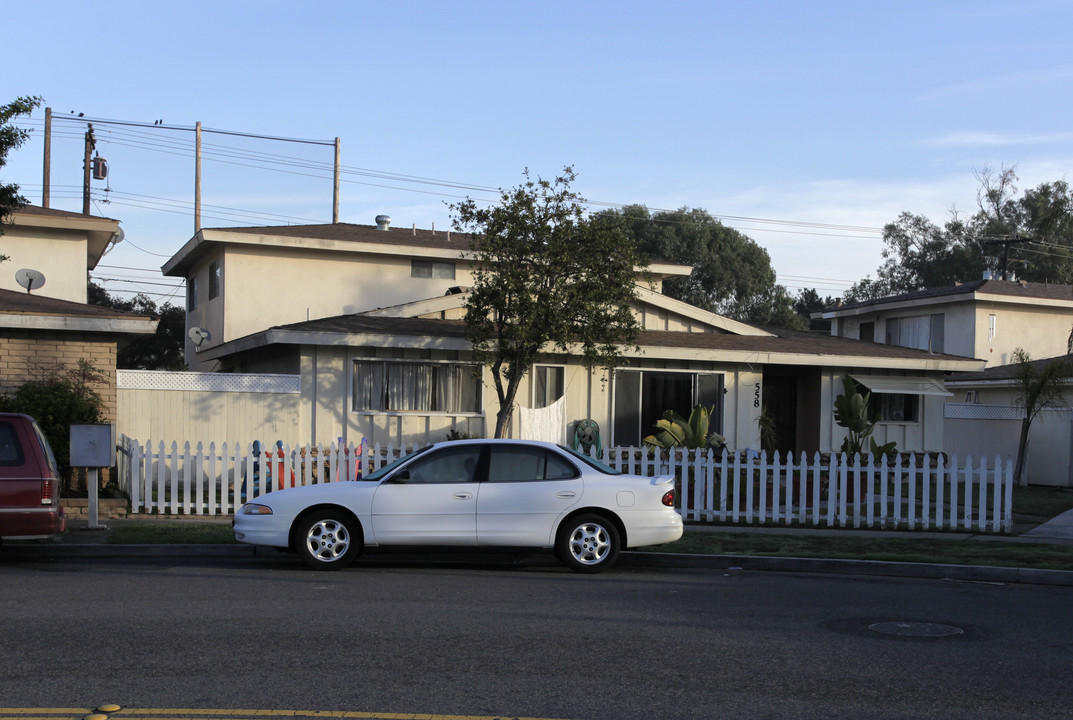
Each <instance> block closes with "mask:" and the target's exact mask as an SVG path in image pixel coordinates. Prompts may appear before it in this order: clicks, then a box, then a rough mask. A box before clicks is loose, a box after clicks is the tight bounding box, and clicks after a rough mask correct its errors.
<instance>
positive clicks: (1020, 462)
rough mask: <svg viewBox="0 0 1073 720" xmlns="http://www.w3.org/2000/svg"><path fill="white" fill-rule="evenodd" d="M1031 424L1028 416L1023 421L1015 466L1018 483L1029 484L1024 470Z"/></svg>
mask: <svg viewBox="0 0 1073 720" xmlns="http://www.w3.org/2000/svg"><path fill="white" fill-rule="evenodd" d="M1031 425H1032V421H1031V420H1030V419H1029V418H1027V417H1026V418H1025V419H1024V420H1022V421H1021V439H1020V441H1019V442H1018V443H1017V462H1016V463H1014V466H1013V481H1014V483H1016V484H1017V485H1027V484H1028V478H1025V477H1023V476H1022V472H1023V470H1024V466H1025V455H1026V454H1027V452H1028V429H1029V427H1031Z"/></svg>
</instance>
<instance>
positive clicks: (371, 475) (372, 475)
mask: <svg viewBox="0 0 1073 720" xmlns="http://www.w3.org/2000/svg"><path fill="white" fill-rule="evenodd" d="M431 448H432V446H431V445H426V446H425V447H423V448H421V449H420V450H414V451H413V452H412V453H410V454H409V455H403V456H402V457H400V458H398V459H397V460H392V461H391V462H389V463H388V464H387V465H385V466H384V467H382V468H380V469H379V470H374V471H373V472H371V473H369V474H368V475H363V476H362V478H361V479H362V480H379V479H380V478H382V477H384V476H385V475H387V474H388V473H389V472H391V471H392V470H394V469H395V468H396V467H398V466H399V464H400V463H402V462H405V461H407V460H409V459H410V458H415V457H417V456H418V455H420V454H421V453H423V452H425V451H426V450H430V449H431Z"/></svg>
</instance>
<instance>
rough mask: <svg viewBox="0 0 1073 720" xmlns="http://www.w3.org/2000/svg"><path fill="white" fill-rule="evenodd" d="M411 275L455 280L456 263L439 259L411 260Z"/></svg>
mask: <svg viewBox="0 0 1073 720" xmlns="http://www.w3.org/2000/svg"><path fill="white" fill-rule="evenodd" d="M410 277H415V278H434V279H437V280H454V279H455V264H454V263H453V262H440V261H438V260H435V261H434V260H411V261H410Z"/></svg>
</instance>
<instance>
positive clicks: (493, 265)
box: [450, 167, 645, 437]
mask: <svg viewBox="0 0 1073 720" xmlns="http://www.w3.org/2000/svg"><path fill="white" fill-rule="evenodd" d="M575 177H576V175H575V173H574V171H573V169H572V168H570V167H566V168H565V169H564V170H563V172H562V174H561V175H560V176H559V177H556V178H555V180H554V181H548V180H544V179H541V178H539V177H538V178H537V179H536V180H534V179H532V178H531V177H530V175H529V171H528V170H526V171H525V182H523V183H522V184H521V185H518V186H517V187H514V188H512V189H510V190H501V191H500V201H499V204H497V205H493V206H491V207H478V206H477V204H476V203H475V202H474V201H473V200H472V199H466V200H465V201H464V202H462V203H458V204H453V205H451V206H450V207H451V211H452V213H453V217H452V219H453V221H454V224H455V227H456V228H457V229H459V230H461V231H464V232H470V233H471V235H472V254H473V258H474V260H475V261H476V264H475V270H474V273H473V288H472V290H471V292H470V294H469V297H468V299H467V301H466V317H465V322H466V334H467V337H468V338H469V340H470V341H471V342H472V343H473V352H474V357H475V358H476V359H477V361H478V362H479V363H481V365H482V366H487V367H489V368H490V369H491V372H492V379H493V382H494V383H495V389H496V394H497V396H498V398H499V411H498V413H497V417H496V428H495V437H503V436H504V434H505V433H506V429H507V425H508V422H509V420H510V415H511V410H512V408H513V406H514V401H515V398H516V396H517V394H518V388H519V387H520V385H521V381H522V379H523V378H524V377H525V375H526V373H528V372H529V370H530V368H531V367H532V365H533V362H534V361H535V360H536V357H537V353H539V352H540V351H541V350H542V348H545V347H546V346H547V345H552V346H555V347H558V348H560V349H561V350H564V351H565V350H571V351H573V348H575V347H577V348H579V349H580V353H581V355H582V359H583V361H584V363H585V364H586V366H588V367H590V368H591V367H593V366H595V365H602V366H605V367H612V366H614V365H615V364H617V363H618V361H619V359H620V353H621V348H622V347H623V346H624V345H625V346H630V345H633V346H636V345H635V343H636V340H635V338H636V333H637V330H638V323H637V320H636V318H635V317H634V314H633V311H632V310H631V304H633V303H634V302H635V301H636V299H637V292H636V282H637V275H638V272H639V270H643V267H644V264H645V262H644V260H643V258H642V256H641V255H639V254H638V252H637V248H636V244H635V243H634V242H633V241H632V239H631V238H630V237H629V235H628V234H627V233H626V232H625V230H624V228H623V224H622V222H621V220H620V219H619V218H616V217H614V216H609V215H596V216H593V217H588V218H587V217H585V215H584V212H583V209H582V203H583V202H584V199H583V198H581V196H579V195H578V194H577V193H576V192H574V191H573V190H571V189H570V184H571V183H572V182H573V181H574V179H575Z"/></svg>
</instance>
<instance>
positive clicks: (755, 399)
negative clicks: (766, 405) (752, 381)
mask: <svg viewBox="0 0 1073 720" xmlns="http://www.w3.org/2000/svg"><path fill="white" fill-rule="evenodd" d="M753 407H754V408H758V407H760V383H757V384H756V386H755V387H754V388H753Z"/></svg>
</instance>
